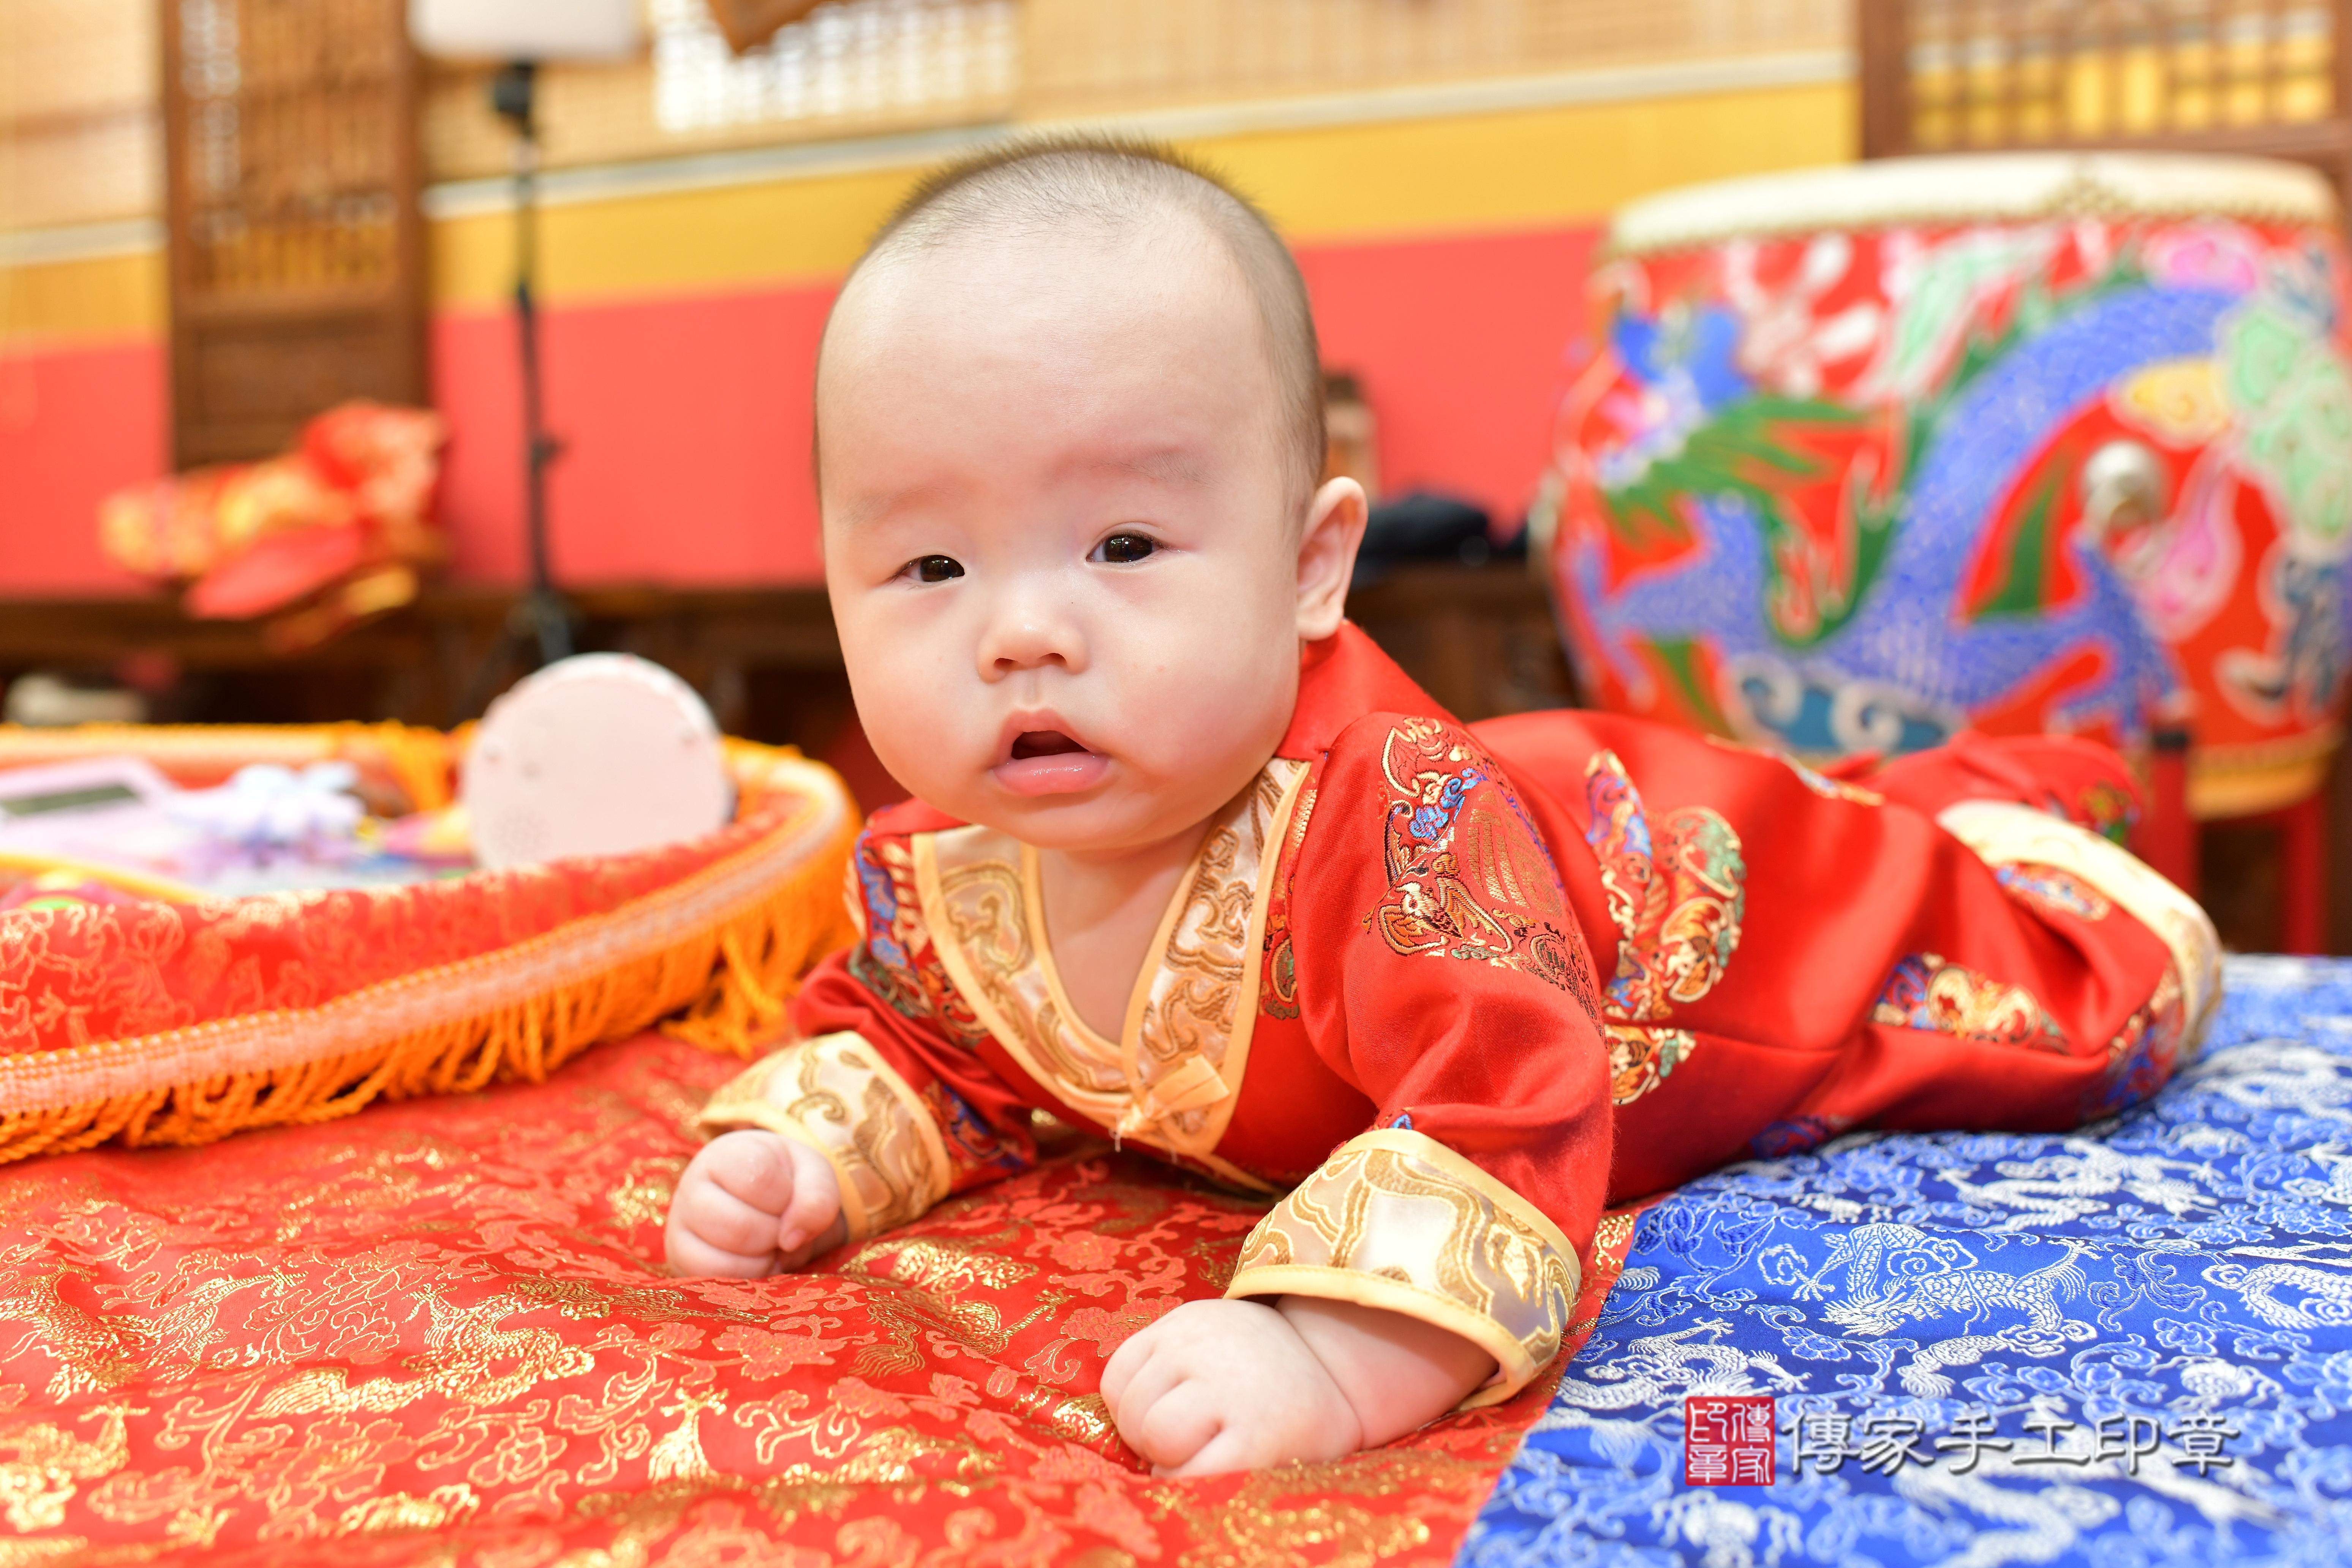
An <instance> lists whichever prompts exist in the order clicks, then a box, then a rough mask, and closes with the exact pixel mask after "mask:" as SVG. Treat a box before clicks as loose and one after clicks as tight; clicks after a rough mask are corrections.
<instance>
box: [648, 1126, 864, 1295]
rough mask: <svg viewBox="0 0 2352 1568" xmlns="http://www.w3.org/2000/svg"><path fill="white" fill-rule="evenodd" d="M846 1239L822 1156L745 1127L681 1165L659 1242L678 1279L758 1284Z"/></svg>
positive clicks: (836, 1190) (837, 1188)
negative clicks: (706, 1278) (714, 1278)
mask: <svg viewBox="0 0 2352 1568" xmlns="http://www.w3.org/2000/svg"><path fill="white" fill-rule="evenodd" d="M848 1234H849V1227H848V1224H847V1222H846V1221H845V1219H844V1217H843V1215H842V1212H841V1184H840V1181H839V1179H838V1178H837V1177H836V1176H835V1174H834V1171H833V1166H832V1165H831V1164H830V1163H827V1162H826V1160H825V1157H824V1155H822V1154H820V1153H818V1152H816V1151H815V1150H814V1149H812V1148H810V1147H809V1146H808V1145H807V1144H805V1143H803V1142H799V1141H798V1140H796V1139H792V1138H787V1137H784V1136H783V1135H782V1133H778V1132H769V1131H764V1130H761V1129H757V1128H746V1129H744V1130H742V1131H736V1132H729V1133H726V1134H724V1135H722V1136H720V1137H718V1138H714V1139H712V1140H711V1141H710V1142H708V1143H706V1144H704V1145H703V1147H702V1152H700V1153H698V1154H697V1155H695V1157H694V1159H693V1161H692V1163H689V1164H688V1166H687V1167H686V1170H685V1172H684V1173H682V1174H681V1175H680V1176H679V1177H678V1179H677V1192H676V1193H675V1194H672V1196H671V1198H670V1204H669V1224H668V1227H667V1231H666V1232H665V1235H664V1237H663V1240H664V1244H665V1247H666V1249H667V1252H668V1255H669V1266H670V1268H671V1270H672V1271H673V1272H675V1273H677V1274H681V1275H686V1276H689V1277H701V1276H709V1275H717V1276H719V1277H722V1278H726V1279H760V1278H761V1277H763V1276H765V1275H769V1274H774V1273H777V1272H779V1271H789V1270H792V1269H794V1268H799V1267H800V1266H801V1265H802V1264H803V1263H806V1262H807V1261H808V1260H809V1259H810V1258H814V1257H815V1256H816V1255H817V1254H818V1253H820V1252H824V1251H826V1250H828V1249H830V1248H832V1247H838V1246H840V1245H841V1244H842V1242H843V1241H845V1239H847V1237H848Z"/></svg>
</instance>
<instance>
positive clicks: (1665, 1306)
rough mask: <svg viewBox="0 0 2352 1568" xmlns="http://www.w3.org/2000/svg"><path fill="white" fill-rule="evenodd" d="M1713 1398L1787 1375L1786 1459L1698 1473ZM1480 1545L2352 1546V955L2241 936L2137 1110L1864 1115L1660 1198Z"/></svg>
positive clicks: (1854, 1559)
mask: <svg viewBox="0 0 2352 1568" xmlns="http://www.w3.org/2000/svg"><path fill="white" fill-rule="evenodd" d="M1690 1394H1771V1395H1773V1396H1774V1414H1775V1418H1776V1423H1777V1425H1778V1426H1779V1428H1780V1436H1778V1438H1777V1447H1776V1450H1775V1455H1774V1462H1775V1468H1776V1479H1775V1481H1774V1483H1773V1484H1772V1485H1771V1486H1769V1487H1763V1486H1686V1485H1685V1484H1684V1452H1683V1446H1684V1445H1683V1436H1684V1433H1683V1427H1684V1400H1685V1396H1686V1395H1690ZM2069 1423H2071V1424H2072V1425H2071V1426H2070V1425H2068V1424H2069ZM1971 1426H1972V1427H1973V1429H1974V1430H1975V1431H1977V1432H1978V1433H1979V1434H1983V1435H1985V1436H1987V1437H1988V1438H1989V1439H1990V1441H1989V1442H1988V1443H1987V1444H1986V1445H1985V1446H1983V1447H1978V1448H1977V1451H1976V1453H1975V1455H1974V1458H1975V1460H1976V1462H1975V1463H1974V1464H1973V1465H1970V1464H1969V1463H1968V1460H1969V1458H1970V1454H1969V1450H1970V1448H1971V1447H1976V1446H1975V1445H1974V1444H1972V1443H1970V1442H1969V1441H1967V1440H1966V1439H1965V1438H1964V1437H1963V1436H1961V1434H1963V1433H1964V1432H1966V1431H1967V1430H1969V1428H1970V1427H1971ZM1939 1440H1940V1442H1941V1444H1942V1445H1943V1446H1942V1447H1938V1444H1939ZM2000 1440H2006V1441H2007V1442H2008V1443H2009V1444H2010V1445H2011V1446H2010V1447H2008V1448H2006V1449H1996V1448H1993V1447H1990V1442H1991V1441H2000ZM1801 1450H1803V1452H1802V1454H1801ZM2053 1455H2054V1456H2055V1458H2052V1457H2051V1456H2053ZM1800 1458H1803V1461H1804V1462H1803V1465H1802V1473H1801V1474H1798V1473H1795V1471H1796V1469H1797V1468H1798V1460H1799V1459H1800ZM1923 1460H1924V1461H1926V1462H1922V1461H1923ZM2176 1461H2184V1462H2176ZM1459 1562H1460V1564H1461V1568H1517V1565H1520V1564H1536V1563H1542V1564H1548V1565H1549V1564H1557V1563H1643V1564H1666V1563H1704V1564H1707V1565H1709V1568H1717V1565H1720V1568H1749V1565H1759V1568H1765V1565H1782V1564H1785V1565H1788V1568H1797V1565H1801V1564H1814V1563H1820V1564H1832V1563H1834V1564H1840V1565H1843V1568H1860V1565H1864V1564H1877V1565H1886V1568H1892V1565H1894V1564H1898V1563H1918V1564H1937V1565H1939V1568H1992V1565H1994V1564H1999V1563H2081V1564H2095V1565H2096V1568H2153V1565H2156V1564H2168V1563H2179V1564H2183V1565H2184V1568H2186V1565H2195V1568H2209V1565H2210V1564H2217V1563H2226V1564H2228V1565H2229V1568H2254V1565H2256V1564H2264V1563H2311V1564H2330V1565H2333V1564H2338V1563H2346V1562H2352V963H2347V962H2338V961H2326V960H2296V959H2281V958H2240V959H2233V960H2231V961H2230V963H2229V966H2228V974H2227V995H2226V999H2225V1001H2224V1003H2223V1005H2222V1009H2221V1015H2220V1016H2219V1018H2218V1019H2217V1020H2216V1022H2215V1025H2214V1027H2213V1030H2212V1033H2211V1035H2210V1037H2209V1038H2208V1041H2207V1044H2206V1047H2205V1049H2204V1051H2203V1053H2202V1054H2201V1056H2200V1058H2198V1059H2197V1060H2196V1061H2194V1062H2192V1063H2190V1064H2189V1066H2188V1067H2186V1068H2184V1069H2183V1070H2182V1072H2181V1074H2180V1076H2179V1078H2178V1079H2176V1080H2175V1081H2174V1082H2173V1083H2172V1084H2171V1085H2170V1086H2169V1087H2168V1088H2167V1089H2165V1090H2164V1091H2163V1092H2162V1093H2161V1094H2159V1095H2158V1096H2157V1098H2156V1099H2155V1100H2152V1101H2150V1102H2148V1103H2147V1104H2144V1105H2141V1106H2138V1107H2136V1108H2135V1109H2133V1110H2129V1111H2127V1112H2126V1113H2124V1114H2123V1115H2121V1116H2119V1117H2117V1118H2116V1119H2114V1120H2112V1121H2104V1122H2100V1123H2097V1124H2095V1125H2093V1126H2090V1127H2086V1128H2084V1129H2083V1130H2081V1131H2078V1132H2074V1133H2072V1134H2067V1135H2063V1136H2051V1135H2042V1134H2016V1133H2000V1134H1986V1133H1962V1132H1946V1133H1926V1134H1920V1133H1895V1134H1882V1133H1857V1134H1853V1135H1851V1136H1848V1137H1845V1138H1843V1139H1839V1140H1837V1141H1836V1142H1832V1143H1828V1144H1825V1145H1823V1146H1822V1148H1821V1149H1820V1150H1818V1151H1816V1152H1812V1153H1810V1154H1802V1155H1798V1156H1796V1157H1794V1158H1790V1159H1785V1160H1773V1161H1757V1162H1751V1163H1747V1164H1743V1165H1738V1166H1735V1167H1733V1168H1731V1169H1728V1170H1725V1171H1721V1172H1718V1173H1715V1174H1713V1175H1710V1176H1707V1177H1706V1178H1704V1179H1702V1180H1700V1181H1696V1182H1694V1183H1692V1184H1689V1185H1688V1186H1686V1187H1685V1188H1684V1189H1682V1190H1681V1191H1680V1192H1678V1193H1676V1194H1675V1195H1674V1196H1673V1197H1671V1198H1669V1199H1667V1200H1666V1201H1665V1202H1664V1203H1662V1204H1660V1205H1657V1206H1656V1207H1654V1208H1653V1209H1651V1210H1649V1211H1648V1212H1646V1213H1645V1214H1643V1216H1642V1218H1641V1221H1640V1230H1639V1233H1638V1234H1637V1236H1636V1237H1635V1239H1634V1244H1633V1251H1632V1254H1631V1256H1630V1257H1629V1258H1628V1259H1627V1261H1626V1266H1625V1271H1624V1274H1623V1276H1622V1279H1620V1280H1619V1281H1618V1283H1617V1286H1616V1289H1614V1291H1613V1292H1612V1294H1611V1296H1610V1298H1609V1301H1608V1306H1607V1308H1606V1310H1604V1312H1603V1314H1602V1317H1601V1326H1600V1328H1599V1329H1598V1331H1596V1332H1595V1333H1594V1335H1593V1337H1592V1339H1591V1342H1589V1343H1588V1344H1587V1345H1586V1346H1585V1348H1584V1350H1583V1351H1582V1352H1580V1354H1579V1355H1578V1356H1577V1358H1576V1360H1575V1361H1574V1363H1571V1364H1570V1366H1569V1368H1568V1371H1567V1373H1566V1376H1565V1377H1564V1378H1563V1379H1562V1381H1561V1384H1560V1387H1559V1394H1558V1395H1557V1397H1556V1398H1555V1399H1554V1401H1553V1404H1552V1407H1551V1409H1550V1411H1549V1413H1548V1414H1547V1415H1545V1417H1544V1418H1543V1420H1542V1421H1540V1422H1539V1423H1538V1425H1537V1426H1536V1427H1535V1428H1534V1429H1533V1431H1532V1432H1531V1433H1530V1435H1529V1436H1528V1441H1527V1444H1526V1446H1525V1447H1524V1448H1523V1449H1522V1450H1521V1452H1520V1454H1519V1456H1518V1458H1517V1459H1516V1460H1514V1461H1513V1463H1512V1465H1511V1468H1510V1469H1509V1470H1508V1471H1507V1472H1506V1473H1505V1475H1504V1477H1503V1479H1502V1481H1501V1483H1500V1485H1499V1486H1497V1488H1496V1491H1495V1494H1494V1496H1493V1497H1492V1498H1491V1499H1490V1500H1488V1502H1487V1504H1486V1510H1485V1512H1484V1513H1483V1514H1482V1516H1481V1517H1480V1519H1479V1521H1478V1523H1477V1525H1476V1527H1475V1529H1474V1530H1473V1531H1471V1533H1470V1536H1469V1538H1468V1540H1467V1541H1466V1542H1465V1543H1464V1546H1463V1549H1462V1553H1461V1557H1460V1559H1459Z"/></svg>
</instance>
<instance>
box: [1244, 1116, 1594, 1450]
mask: <svg viewBox="0 0 2352 1568" xmlns="http://www.w3.org/2000/svg"><path fill="white" fill-rule="evenodd" d="M1579 1279H1580V1268H1579V1267H1578V1264H1577V1258H1576V1249H1575V1248H1574V1247H1571V1246H1570V1245H1569V1241H1568V1237H1565V1236H1563V1235H1561V1234H1560V1229H1559V1226H1556V1225H1554V1224H1552V1222H1551V1221H1550V1220H1549V1218H1547V1217H1546V1216H1545V1215H1544V1213H1543V1211H1542V1210H1540V1209H1538V1208H1537V1207H1536V1206H1535V1205H1533V1204H1530V1203H1529V1202H1528V1200H1527V1199H1525V1198H1523V1197H1521V1196H1519V1194H1517V1193H1515V1192H1513V1191H1511V1189H1510V1188H1508V1187H1507V1186H1505V1185H1504V1184H1502V1183H1500V1182H1498V1181H1496V1179H1495V1178H1494V1177H1493V1176H1490V1175H1488V1174H1487V1173H1486V1172H1485V1171H1482V1170H1480V1169H1479V1168H1478V1167H1477V1166H1475V1165H1474V1164H1472V1163H1470V1162H1469V1161H1467V1160H1465V1159H1464V1158H1463V1157H1462V1156H1461V1155H1459V1154H1457V1153H1455V1152H1454V1151H1453V1150H1451V1149H1449V1148H1447V1147H1446V1146H1445V1145H1444V1144H1443V1143H1440V1142H1437V1140H1435V1139H1434V1138H1432V1137H1429V1136H1428V1135H1427V1134H1425V1133H1421V1132H1414V1131H1410V1130H1408V1129H1404V1128H1393V1127H1383V1128H1379V1129H1376V1130H1375V1131H1370V1132H1366V1133H1364V1134H1362V1135H1361V1136H1360V1137H1356V1138H1351V1139H1349V1141H1348V1142H1345V1143H1343V1144H1341V1145H1340V1146H1339V1149H1338V1150H1337V1151H1336V1152H1333V1154H1332V1155H1331V1157H1330V1158H1329V1159H1328V1160H1326V1161H1324V1162H1323V1164H1322V1166H1321V1168H1320V1169H1318V1171H1316V1173H1314V1174H1313V1175H1311V1176H1309V1177H1307V1180H1306V1181H1305V1182H1303V1183H1301V1184H1299V1186H1298V1188H1297V1190H1296V1191H1294V1192H1293V1193H1291V1194H1290V1195H1289V1196H1287V1197H1286V1198H1284V1199H1283V1200H1282V1201H1281V1202H1280V1203H1278V1204H1276V1205H1275V1206H1274V1207H1273V1209H1272V1210H1271V1211H1269V1212H1268V1213H1267V1215H1266V1216H1265V1218H1264V1219H1262V1220H1260V1221H1259V1222H1258V1224H1257V1228H1256V1229H1255V1230H1253V1231H1251V1232H1250V1234H1249V1239H1248V1240H1246V1241H1244V1242H1243V1243H1242V1255H1241V1261H1240V1263H1239V1265H1238V1266H1237V1267H1236V1268H1235V1269H1234V1279H1233V1283H1232V1284H1230V1285H1228V1286H1227V1287H1226V1288H1225V1294H1226V1295H1227V1296H1228V1297H1243V1296H1283V1295H1295V1296H1318V1297H1321V1298H1324V1299H1326V1300H1341V1301H1353V1302H1356V1303H1357V1304H1359V1305H1360V1306H1366V1307H1377V1308H1379V1309H1381V1310H1384V1311H1391V1312H1402V1313H1403V1314H1405V1315H1406V1316H1407V1317H1411V1318H1418V1319H1420V1320H1421V1321H1423V1322H1425V1323H1432V1324H1434V1325H1435V1326H1436V1327H1438V1328H1441V1329H1444V1330H1447V1331H1450V1332H1453V1333H1456V1334H1459V1335H1461V1336H1462V1337H1463V1338H1464V1339H1465V1340H1468V1341H1470V1342H1472V1343H1474V1344H1475V1345H1477V1346H1479V1347H1480V1348H1481V1349H1483V1350H1485V1351H1486V1353H1487V1354H1488V1355H1491V1356H1493V1357H1494V1358H1495V1364H1496V1373H1495V1376H1494V1378H1493V1379H1492V1380H1491V1381H1489V1382H1488V1383H1487V1384H1486V1386H1485V1387H1483V1388H1480V1389H1477V1390H1476V1391H1475V1392H1474V1393H1472V1394H1470V1396H1469V1397H1468V1398H1466V1399H1465V1400H1464V1401H1463V1402H1462V1405H1461V1406H1460V1407H1461V1408H1462V1409H1465V1410H1470V1409H1475V1408H1476V1407H1477V1406H1479V1405H1492V1404H1495V1403H1496V1402H1497V1401H1499V1400H1504V1399H1508V1398H1509V1397H1510V1396H1511V1395H1512V1394H1517V1392H1518V1391H1519V1390H1520V1389H1522V1388H1524V1387H1525V1386H1527V1384H1528V1382H1529V1381H1530V1380H1532V1379H1533V1378H1534V1377H1535V1375H1536V1374H1537V1373H1539V1372H1541V1371H1542V1370H1543V1369H1544V1367H1545V1366H1546V1365H1547V1364H1548V1363H1549V1362H1550V1361H1551V1358H1552V1357H1553V1356H1555V1355H1557V1354H1558V1353H1559V1342H1560V1336H1561V1335H1562V1334H1563V1333H1564V1332H1566V1331H1567V1329H1568V1322H1569V1314H1570V1312H1571V1311H1572V1310H1574V1308H1575V1305H1576V1299H1577V1291H1578V1282H1579Z"/></svg>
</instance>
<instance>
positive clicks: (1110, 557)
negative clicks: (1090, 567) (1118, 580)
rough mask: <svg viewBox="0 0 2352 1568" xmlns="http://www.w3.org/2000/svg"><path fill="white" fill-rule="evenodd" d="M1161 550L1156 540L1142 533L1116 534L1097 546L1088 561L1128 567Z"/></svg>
mask: <svg viewBox="0 0 2352 1568" xmlns="http://www.w3.org/2000/svg"><path fill="white" fill-rule="evenodd" d="M1159 548H1160V545H1159V542H1157V541H1156V540H1152V539H1150V538H1148V537H1146V536H1145V535H1143V534H1140V533H1114V534H1112V535H1111V536H1110V537H1109V538H1108V539H1106V540H1104V541H1103V542H1101V543H1100V544H1097V545H1096V546H1095V552H1094V553H1093V554H1092V555H1090V556H1088V557H1087V559H1088V560H1090V561H1102V562H1107V563H1109V564H1111V565H1113V566H1126V565H1129V564H1130V563H1134V562H1138V561H1140V560H1142V559H1143V558H1144V557H1145V556H1147V555H1149V554H1150V553H1151V552H1153V551H1155V550H1157V549H1159Z"/></svg>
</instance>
